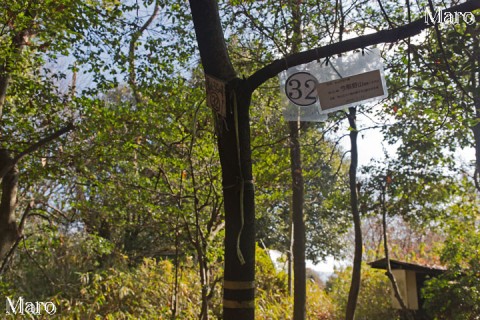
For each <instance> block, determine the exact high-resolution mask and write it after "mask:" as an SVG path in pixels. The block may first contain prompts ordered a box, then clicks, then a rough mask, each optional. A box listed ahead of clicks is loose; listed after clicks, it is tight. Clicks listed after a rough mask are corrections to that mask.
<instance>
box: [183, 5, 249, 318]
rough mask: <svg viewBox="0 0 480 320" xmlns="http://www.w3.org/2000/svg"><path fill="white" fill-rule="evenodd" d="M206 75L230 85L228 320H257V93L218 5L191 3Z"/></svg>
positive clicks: (224, 156) (224, 139)
mask: <svg viewBox="0 0 480 320" xmlns="http://www.w3.org/2000/svg"><path fill="white" fill-rule="evenodd" d="M190 8H191V12H192V18H193V24H194V27H195V34H196V37H197V42H198V46H199V51H200V57H201V60H202V64H203V69H204V71H205V74H207V75H210V76H213V77H215V78H217V79H219V80H221V81H223V82H224V83H225V84H226V90H225V93H226V97H227V99H226V116H225V118H220V116H218V117H219V118H220V119H217V120H218V121H217V129H218V134H217V136H218V138H217V139H218V150H219V154H220V162H221V165H222V182H223V197H224V209H225V270H224V284H223V289H224V292H223V318H224V319H229V320H236V319H238V320H240V319H242V320H250V319H251V320H253V319H254V318H255V303H254V298H255V282H254V280H255V227H254V224H255V208H254V207H255V206H254V192H253V178H252V159H251V148H250V117H249V107H250V99H251V96H252V90H251V88H250V86H249V85H248V83H247V81H245V80H241V79H238V78H237V77H236V75H235V71H234V69H233V67H232V64H231V61H230V58H229V56H228V53H227V50H226V46H225V41H224V38H223V31H222V29H221V24H220V17H219V13H218V6H217V2H216V1H214V0H190Z"/></svg>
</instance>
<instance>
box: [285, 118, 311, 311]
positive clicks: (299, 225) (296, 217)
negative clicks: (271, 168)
mask: <svg viewBox="0 0 480 320" xmlns="http://www.w3.org/2000/svg"><path fill="white" fill-rule="evenodd" d="M288 125H289V129H290V161H291V171H292V192H293V194H292V223H293V246H292V248H293V290H294V291H293V292H294V295H293V319H294V320H303V319H305V305H306V300H307V299H306V294H307V291H306V269H305V268H306V267H305V222H304V221H303V202H304V201H303V195H304V184H303V173H302V162H301V152H300V143H299V141H298V136H299V130H300V128H299V127H300V122H294V121H291V122H289V123H288Z"/></svg>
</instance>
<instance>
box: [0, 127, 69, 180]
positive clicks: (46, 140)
mask: <svg viewBox="0 0 480 320" xmlns="http://www.w3.org/2000/svg"><path fill="white" fill-rule="evenodd" d="M73 129H75V126H74V124H73V122H70V123H69V124H67V125H66V126H65V127H63V128H61V129H59V130H58V131H55V132H54V133H52V134H51V135H49V136H46V137H45V138H43V139H40V140H39V141H38V142H36V143H34V144H32V145H31V146H30V147H28V148H27V149H25V150H24V151H22V152H20V153H19V154H18V155H17V156H15V157H14V158H13V159H12V161H11V162H10V164H9V165H6V166H3V167H2V168H1V171H0V178H3V177H4V176H5V174H6V173H7V172H8V171H9V170H10V169H11V168H13V166H14V165H16V164H17V163H18V162H20V161H21V160H22V159H23V158H25V156H27V155H29V154H31V153H33V152H35V151H37V150H38V149H40V148H41V147H43V146H44V145H46V144H47V143H49V142H51V141H53V140H55V139H57V138H59V137H60V136H62V135H63V134H65V133H67V132H69V131H72V130H73Z"/></svg>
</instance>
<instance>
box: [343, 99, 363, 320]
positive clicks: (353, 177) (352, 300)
mask: <svg viewBox="0 0 480 320" xmlns="http://www.w3.org/2000/svg"><path fill="white" fill-rule="evenodd" d="M347 117H348V122H349V124H350V142H351V145H352V148H351V161H350V170H349V180H350V206H351V210H352V216H353V225H354V230H355V253H354V258H353V269H352V282H351V284H350V291H349V293H348V302H347V310H346V316H345V319H346V320H353V319H354V317H355V309H356V307H357V299H358V293H359V292H360V281H361V271H362V251H363V241H362V226H361V221H360V212H359V210H358V193H357V192H358V190H357V166H358V149H357V136H358V131H357V125H356V109H355V108H349V113H348V115H347Z"/></svg>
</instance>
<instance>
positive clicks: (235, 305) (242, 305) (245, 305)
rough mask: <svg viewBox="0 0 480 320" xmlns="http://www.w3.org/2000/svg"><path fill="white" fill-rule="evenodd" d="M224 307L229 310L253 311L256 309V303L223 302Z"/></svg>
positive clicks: (251, 301)
mask: <svg viewBox="0 0 480 320" xmlns="http://www.w3.org/2000/svg"><path fill="white" fill-rule="evenodd" d="M223 307H224V308H228V309H253V308H255V301H253V300H249V301H234V300H223Z"/></svg>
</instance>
